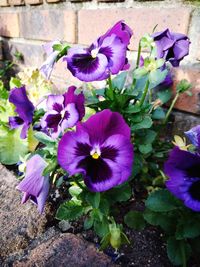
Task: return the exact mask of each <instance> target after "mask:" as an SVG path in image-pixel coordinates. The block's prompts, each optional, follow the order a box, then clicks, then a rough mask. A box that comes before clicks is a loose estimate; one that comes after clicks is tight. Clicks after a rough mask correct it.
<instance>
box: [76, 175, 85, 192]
mask: <svg viewBox="0 0 200 267" xmlns="http://www.w3.org/2000/svg"><path fill="white" fill-rule="evenodd" d="M74 180H75V183H76V184H77V185H78V186H79V187H80V188H81V189H82V190H85V188H84V186H82V184H81V183H80V182H79V181H78V179H77V177H75V176H74Z"/></svg>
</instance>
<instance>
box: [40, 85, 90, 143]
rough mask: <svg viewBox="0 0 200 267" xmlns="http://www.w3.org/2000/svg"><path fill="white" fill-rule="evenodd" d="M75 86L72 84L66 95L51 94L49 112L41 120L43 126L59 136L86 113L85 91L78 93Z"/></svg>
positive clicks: (55, 135)
mask: <svg viewBox="0 0 200 267" xmlns="http://www.w3.org/2000/svg"><path fill="white" fill-rule="evenodd" d="M75 90H76V87H75V86H70V87H69V88H68V91H67V92H66V93H65V94H64V95H49V96H48V98H47V112H46V114H45V115H44V117H43V118H42V120H41V126H42V128H43V129H46V130H48V131H49V132H50V134H51V136H52V137H53V138H57V137H58V136H59V135H60V133H61V132H62V133H64V131H65V129H67V128H71V127H74V126H75V125H76V123H77V122H78V121H81V120H82V118H83V117H84V115H85V108H84V101H85V97H84V95H83V93H80V94H79V95H76V94H75V93H74V91H75Z"/></svg>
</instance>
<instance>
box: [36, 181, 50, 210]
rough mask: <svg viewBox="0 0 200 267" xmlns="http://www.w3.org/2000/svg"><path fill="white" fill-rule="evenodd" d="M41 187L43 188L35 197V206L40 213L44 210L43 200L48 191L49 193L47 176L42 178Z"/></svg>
mask: <svg viewBox="0 0 200 267" xmlns="http://www.w3.org/2000/svg"><path fill="white" fill-rule="evenodd" d="M42 188H43V190H42V191H41V192H40V194H39V196H38V197H37V206H38V211H39V213H40V214H41V213H42V212H43V210H44V205H45V202H46V200H47V197H48V193H49V188H50V184H49V178H48V177H45V178H44V181H43V186H42Z"/></svg>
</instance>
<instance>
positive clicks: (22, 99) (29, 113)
mask: <svg viewBox="0 0 200 267" xmlns="http://www.w3.org/2000/svg"><path fill="white" fill-rule="evenodd" d="M9 101H10V102H11V103H13V104H14V105H15V107H16V109H15V112H17V113H18V115H19V117H20V119H21V120H23V122H24V124H25V127H24V129H23V133H22V136H23V138H26V135H27V131H25V129H26V130H27V129H28V127H29V125H30V124H31V123H32V120H33V113H34V106H33V104H32V102H31V101H30V100H29V99H28V97H27V94H26V89H25V87H24V86H23V87H20V88H14V89H13V90H12V91H11V92H10V96H9ZM11 120H12V119H11ZM11 123H12V122H11Z"/></svg>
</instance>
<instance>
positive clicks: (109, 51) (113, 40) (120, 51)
mask: <svg viewBox="0 0 200 267" xmlns="http://www.w3.org/2000/svg"><path fill="white" fill-rule="evenodd" d="M126 50H127V48H126V45H125V44H123V43H122V41H121V40H120V39H119V37H117V36H116V35H114V34H112V35H111V36H109V37H106V38H105V39H104V40H103V42H102V45H101V49H100V50H99V53H102V54H104V55H105V56H106V57H107V59H108V62H109V70H110V72H111V74H117V73H118V72H119V71H121V70H123V67H124V65H125V62H126Z"/></svg>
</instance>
